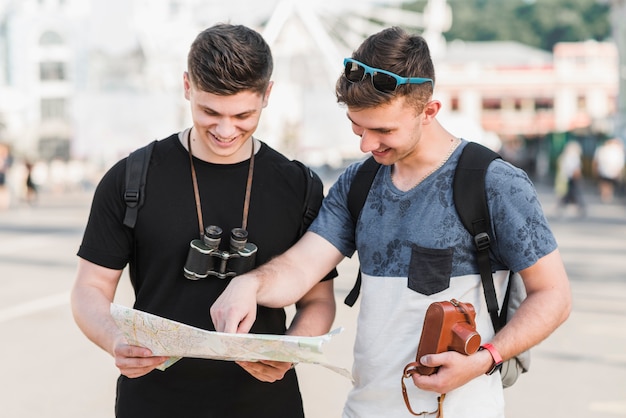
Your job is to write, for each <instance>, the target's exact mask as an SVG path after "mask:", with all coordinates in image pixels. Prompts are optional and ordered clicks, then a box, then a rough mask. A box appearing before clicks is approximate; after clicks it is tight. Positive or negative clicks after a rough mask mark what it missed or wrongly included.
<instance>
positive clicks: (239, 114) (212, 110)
mask: <svg viewBox="0 0 626 418" xmlns="http://www.w3.org/2000/svg"><path fill="white" fill-rule="evenodd" d="M199 106H200V107H201V108H202V110H204V111H209V112H211V113H214V114H216V115H220V116H224V115H223V114H222V113H220V112H218V111H217V110H215V109H213V108H211V107H209V106H204V105H199ZM256 111H257V110H256V109H249V110H244V111H243V112H240V113H237V114H235V115H226V116H234V117H237V116H247V115H251V114H253V113H255V112H256Z"/></svg>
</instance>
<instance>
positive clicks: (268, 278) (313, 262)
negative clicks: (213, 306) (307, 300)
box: [253, 232, 343, 308]
mask: <svg viewBox="0 0 626 418" xmlns="http://www.w3.org/2000/svg"><path fill="white" fill-rule="evenodd" d="M342 259H343V255H341V253H340V252H339V251H337V249H336V248H335V247H334V246H332V245H331V244H330V243H329V242H328V241H326V240H325V239H323V238H322V237H320V236H319V235H317V234H314V233H310V232H309V233H306V234H305V235H304V236H303V237H302V238H301V239H300V241H298V243H297V244H295V245H294V246H293V247H291V248H290V249H289V250H288V251H286V252H285V253H283V254H282V255H280V256H278V257H276V258H274V259H272V260H270V261H269V262H268V263H265V264H264V265H262V266H260V267H259V268H257V269H255V270H254V271H253V273H254V276H255V282H256V286H257V303H258V304H259V305H263V306H268V307H272V308H282V307H284V306H288V305H292V304H294V303H296V302H297V301H299V300H300V299H301V298H302V297H303V296H304V295H305V294H307V292H309V290H311V289H312V288H313V286H315V285H316V284H318V283H319V282H320V280H321V279H322V278H323V277H324V276H325V275H326V274H328V272H329V271H331V270H332V269H333V268H335V267H336V266H337V264H339V262H340V261H341V260H342Z"/></svg>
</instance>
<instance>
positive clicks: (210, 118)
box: [184, 73, 272, 164]
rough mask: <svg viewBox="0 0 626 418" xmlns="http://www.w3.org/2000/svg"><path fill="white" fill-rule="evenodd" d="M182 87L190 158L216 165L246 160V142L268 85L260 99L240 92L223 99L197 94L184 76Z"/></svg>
mask: <svg viewBox="0 0 626 418" xmlns="http://www.w3.org/2000/svg"><path fill="white" fill-rule="evenodd" d="M184 86H185V98H186V99H187V100H189V102H190V104H191V116H192V119H193V131H192V133H191V138H192V140H193V141H194V142H192V149H193V153H194V155H195V156H196V157H198V158H200V159H202V160H205V161H208V162H212V163H218V164H232V163H236V162H240V161H244V160H246V159H248V158H249V157H250V151H251V149H250V147H251V142H252V141H249V140H250V139H251V137H252V134H254V132H255V131H256V128H257V126H258V124H259V119H260V117H261V111H262V110H263V108H264V107H265V106H267V103H268V99H269V94H270V92H271V89H272V84H271V83H270V85H269V86H268V88H267V90H266V91H265V94H262V95H261V94H259V93H256V92H254V91H251V90H244V91H241V92H239V93H236V94H233V95H226V96H223V95H217V94H213V93H208V92H206V91H202V90H199V89H198V88H197V87H195V86H194V85H193V83H192V82H191V81H190V80H189V76H188V74H186V73H185V75H184Z"/></svg>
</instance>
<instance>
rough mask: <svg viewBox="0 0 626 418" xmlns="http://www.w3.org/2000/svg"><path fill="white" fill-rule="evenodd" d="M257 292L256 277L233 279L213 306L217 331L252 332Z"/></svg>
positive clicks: (212, 316)
mask: <svg viewBox="0 0 626 418" xmlns="http://www.w3.org/2000/svg"><path fill="white" fill-rule="evenodd" d="M246 276H248V277H246ZM257 290H258V284H257V281H256V280H255V278H254V277H250V276H249V275H246V274H244V275H241V276H237V277H235V278H233V279H232V280H231V281H230V283H229V284H228V286H227V287H226V289H225V290H224V291H223V292H222V294H221V295H220V297H219V298H217V300H216V301H215V303H214V304H213V306H211V310H210V312H211V318H212V319H213V325H214V326H215V330H216V331H218V332H228V333H247V332H248V331H250V328H252V324H254V321H255V319H256V309H257V301H256V297H257Z"/></svg>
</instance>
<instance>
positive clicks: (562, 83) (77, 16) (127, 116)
mask: <svg viewBox="0 0 626 418" xmlns="http://www.w3.org/2000/svg"><path fill="white" fill-rule="evenodd" d="M401 3H402V2H401V1H388V2H386V3H382V5H381V2H380V1H371V2H370V1H365V0H362V1H357V0H346V1H343V2H336V1H334V2H333V1H329V0H324V1H317V2H302V1H295V0H282V1H278V0H276V1H270V0H268V1H263V2H258V1H249V0H231V1H229V2H228V5H224V4H223V2H221V1H217V0H0V143H5V144H8V145H9V146H10V148H11V151H12V153H13V154H14V155H15V156H16V161H19V160H20V158H21V159H29V160H31V161H39V162H42V163H44V164H46V167H47V168H48V169H49V168H50V166H51V165H52V163H53V162H55V164H57V165H58V163H59V162H65V163H69V162H70V161H77V160H78V161H81V162H83V163H85V164H89V165H90V166H92V167H93V166H95V167H97V168H98V169H99V170H103V169H105V168H106V167H108V166H109V165H110V164H112V163H113V162H114V161H116V160H117V159H119V158H121V157H123V156H125V155H126V154H127V153H128V152H129V151H130V150H132V149H134V148H136V147H138V146H141V145H143V144H145V143H147V142H149V141H151V140H153V139H157V138H161V137H165V136H167V135H169V134H170V133H172V132H175V131H177V130H180V129H182V128H184V127H185V126H187V125H188V124H189V123H190V119H189V116H188V109H187V102H186V101H185V100H184V97H183V94H182V74H183V71H185V69H186V53H187V50H188V47H189V45H190V43H191V42H192V40H193V38H194V37H195V36H196V34H197V33H198V32H199V31H200V30H202V29H203V28H205V27H207V26H210V25H212V24H214V23H217V22H226V21H228V22H231V23H242V24H246V25H249V26H251V27H254V28H256V29H257V30H259V31H260V32H262V33H263V34H264V36H265V37H266V39H267V40H268V42H269V43H270V45H271V46H272V49H273V52H274V59H275V72H274V80H275V81H276V83H275V87H274V89H273V93H272V98H271V100H270V104H269V106H268V108H267V109H266V111H265V113H264V116H263V120H262V123H261V126H260V130H259V131H258V132H257V136H258V137H259V138H261V139H262V140H264V141H266V142H268V143H269V144H271V145H272V146H274V147H276V148H278V149H280V150H281V151H283V152H285V153H286V154H287V155H290V156H291V157H293V158H298V159H300V160H302V161H305V162H307V163H308V164H311V165H314V166H324V165H327V166H330V167H333V168H337V167H341V166H343V165H345V164H346V163H347V162H349V161H352V160H354V159H358V158H361V157H362V155H361V153H360V151H359V147H358V139H357V138H355V137H354V135H353V134H352V132H351V130H350V126H349V123H348V121H347V119H346V118H345V110H344V109H341V108H340V107H339V106H338V105H337V104H336V101H335V97H334V83H335V81H336V79H337V77H338V76H339V75H340V74H341V71H342V67H341V64H342V59H343V57H345V56H349V55H350V54H351V53H352V50H353V49H354V48H356V47H357V46H358V45H359V43H360V42H361V41H362V40H363V39H364V38H365V37H366V36H367V35H369V34H371V33H373V32H376V31H378V30H380V29H381V28H382V27H384V26H389V25H401V26H405V27H407V28H409V29H411V30H414V31H416V32H419V33H422V34H423V36H424V37H425V38H427V40H428V42H429V45H431V49H432V54H433V58H434V60H435V62H436V70H437V83H436V90H435V97H436V98H437V99H439V100H441V101H442V102H443V111H442V114H441V119H442V122H443V123H444V124H445V125H446V126H448V127H449V128H450V130H451V131H452V132H453V133H454V134H455V135H458V136H463V137H465V138H467V139H469V140H474V141H477V142H482V143H485V144H486V145H488V146H490V147H491V148H494V149H497V150H500V151H501V152H502V153H503V154H504V155H506V156H508V157H510V159H511V160H512V161H513V162H516V163H518V164H519V165H521V166H525V167H524V168H527V169H530V170H531V171H537V172H538V173H539V174H545V173H546V170H547V168H546V167H547V165H546V164H544V165H543V166H544V168H543V169H541V168H538V167H536V164H537V161H539V160H540V158H539V159H538V158H537V155H538V153H539V148H540V147H539V146H538V145H533V144H542V143H545V141H547V140H549V139H550V138H551V135H554V133H563V132H574V131H578V132H586V133H587V134H589V135H600V136H602V135H609V134H610V133H611V131H612V130H613V129H614V126H613V125H614V121H615V118H616V112H617V100H618V91H619V87H618V84H619V71H618V68H619V64H618V62H619V58H618V53H617V49H616V47H615V45H614V44H612V43H602V42H581V43H564V44H557V45H556V46H555V48H554V51H552V52H546V51H542V50H538V49H533V48H530V47H527V46H524V45H521V44H517V43H512V42H485V43H472V42H458V41H456V42H451V43H448V44H446V43H445V41H444V38H443V33H445V31H446V30H448V29H449V27H450V24H451V19H452V14H451V12H450V7H449V5H448V4H447V2H446V1H445V0H430V1H429V2H428V6H427V8H426V10H425V11H424V13H422V14H419V13H415V12H406V11H402V10H401V9H400V7H399V6H400V4H401ZM529 144H531V145H529ZM533 147H534V150H533ZM521 148H524V149H525V150H526V151H525V152H521V151H520V150H521ZM528 148H531V152H528ZM516 159H517V161H515V160H516ZM79 172H80V170H79V169H76V170H74V172H73V174H72V175H73V176H77V175H78V174H76V173H79ZM42 177H43V176H42Z"/></svg>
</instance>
